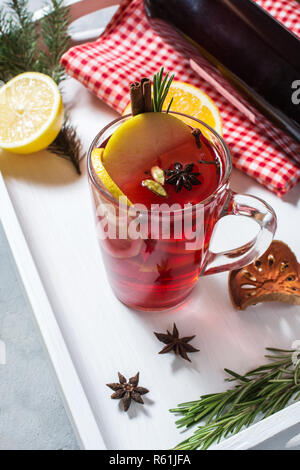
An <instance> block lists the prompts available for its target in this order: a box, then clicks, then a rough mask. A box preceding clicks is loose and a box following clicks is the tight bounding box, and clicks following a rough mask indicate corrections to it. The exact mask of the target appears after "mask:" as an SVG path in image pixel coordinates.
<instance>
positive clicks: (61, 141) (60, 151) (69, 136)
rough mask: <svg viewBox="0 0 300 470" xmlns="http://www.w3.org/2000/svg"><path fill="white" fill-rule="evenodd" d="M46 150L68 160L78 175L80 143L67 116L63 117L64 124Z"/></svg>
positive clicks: (79, 171) (79, 172)
mask: <svg viewBox="0 0 300 470" xmlns="http://www.w3.org/2000/svg"><path fill="white" fill-rule="evenodd" d="M48 150H49V151H50V152H52V153H54V154H56V155H59V156H60V157H63V158H66V159H67V160H70V161H71V162H72V163H73V165H74V167H75V169H76V171H77V173H78V174H79V175H80V174H81V170H80V164H79V163H80V156H81V143H80V140H79V138H78V136H77V134H76V129H75V128H74V127H73V126H72V124H71V122H70V119H69V116H68V115H66V116H65V120H64V124H63V126H62V128H61V130H60V132H59V134H58V136H57V137H56V139H55V140H54V142H52V144H51V145H50V146H49V147H48Z"/></svg>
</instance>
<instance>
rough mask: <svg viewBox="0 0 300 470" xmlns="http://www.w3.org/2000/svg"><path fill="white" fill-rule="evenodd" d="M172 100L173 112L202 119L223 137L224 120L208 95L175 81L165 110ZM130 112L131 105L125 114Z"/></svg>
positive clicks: (192, 124) (167, 98)
mask: <svg viewBox="0 0 300 470" xmlns="http://www.w3.org/2000/svg"><path fill="white" fill-rule="evenodd" d="M172 98H173V102H172V106H171V111H177V112H180V113H184V114H187V115H189V116H192V117H193V118H196V119H200V121H203V122H205V124H208V125H209V126H210V127H212V128H213V129H214V130H215V131H217V132H218V133H219V134H220V135H222V120H221V115H220V112H219V109H218V107H217V105H216V104H215V103H214V101H213V100H212V99H211V98H210V97H209V96H208V95H207V94H206V93H204V92H203V91H201V90H200V89H199V88H196V87H195V86H193V85H190V84H189V83H184V82H179V81H173V82H172V85H171V87H170V89H169V92H168V95H167V97H166V100H165V104H164V108H167V106H168V104H169V102H170V100H171V99H172ZM130 112H131V106H130V103H129V105H128V106H127V107H126V109H125V110H124V113H123V114H128V113H130ZM178 117H180V116H178ZM181 119H182V120H183V121H185V122H186V123H187V124H188V125H190V126H192V127H195V122H194V121H191V120H190V119H187V118H184V117H182V118H181Z"/></svg>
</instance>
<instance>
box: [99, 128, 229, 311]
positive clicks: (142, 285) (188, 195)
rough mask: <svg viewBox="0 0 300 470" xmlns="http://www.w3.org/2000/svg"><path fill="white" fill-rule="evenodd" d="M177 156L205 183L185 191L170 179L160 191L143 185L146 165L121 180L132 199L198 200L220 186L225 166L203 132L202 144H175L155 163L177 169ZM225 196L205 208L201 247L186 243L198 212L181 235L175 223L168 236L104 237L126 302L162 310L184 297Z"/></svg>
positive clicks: (114, 282) (114, 281) (113, 278)
mask: <svg viewBox="0 0 300 470" xmlns="http://www.w3.org/2000/svg"><path fill="white" fill-rule="evenodd" d="M199 160H205V161H208V162H213V161H215V160H217V163H218V164H217V165H215V164H205V163H199ZM176 162H180V163H181V164H182V165H183V167H184V166H185V165H187V164H190V163H193V164H194V167H193V172H197V173H198V172H199V173H200V175H199V176H198V179H199V180H200V181H201V184H199V185H195V186H193V187H192V190H190V191H188V190H187V189H185V188H184V187H183V188H182V189H181V191H180V192H176V191H175V186H173V185H171V184H165V185H164V188H165V189H166V191H167V193H168V196H167V197H161V196H157V195H155V194H154V193H153V192H152V191H150V190H149V189H148V188H146V187H143V186H142V181H143V180H144V179H146V178H149V179H152V176H151V173H150V170H151V167H150V168H145V169H143V171H141V172H140V173H139V174H135V175H131V176H130V179H128V181H127V182H125V183H124V184H122V186H121V189H122V191H123V192H124V193H125V194H126V195H127V196H128V197H129V199H130V200H131V201H132V202H133V203H142V204H144V205H146V206H147V207H148V208H149V209H150V206H151V204H162V203H167V204H170V205H171V204H174V203H179V204H181V206H184V204H187V203H192V204H197V203H200V202H201V201H203V200H205V199H206V198H207V197H208V196H209V195H211V194H212V193H214V192H215V190H216V189H217V187H218V184H219V182H220V174H222V166H221V162H220V160H219V159H218V154H217V152H216V150H215V148H214V147H212V145H211V144H210V143H209V141H207V140H206V139H205V138H204V137H203V136H202V137H201V148H200V149H199V148H198V147H197V145H196V143H195V144H194V145H190V144H188V145H185V146H183V147H181V148H180V147H179V148H177V149H173V150H172V151H171V152H168V153H167V154H165V155H161V156H160V157H159V159H157V160H155V161H153V164H152V166H155V165H158V166H159V167H160V168H163V169H165V170H168V169H173V167H174V163H176ZM116 182H117V181H116ZM93 191H94V197H95V200H96V203H99V196H98V195H97V191H96V190H95V189H94V188H93ZM222 197H224V196H222V195H221V196H219V197H216V198H215V200H214V201H213V202H211V203H210V204H208V205H206V206H205V208H204V216H203V227H201V230H203V239H202V245H201V247H200V248H196V249H192V250H187V246H186V242H187V241H189V240H187V238H188V237H189V232H191V230H195V220H196V215H195V214H194V215H193V217H192V219H191V223H190V225H189V227H188V230H187V231H185V233H184V234H183V235H182V237H181V238H180V239H175V238H174V236H173V232H172V227H171V235H170V237H169V238H168V239H163V236H159V237H158V239H153V238H151V237H150V235H149V237H148V238H147V239H138V240H133V239H131V238H130V237H129V236H128V237H127V239H125V240H124V239H111V238H106V239H105V240H101V241H100V246H101V249H102V253H103V258H104V262H105V266H106V269H107V273H108V276H109V279H110V283H111V286H112V288H113V290H114V292H115V294H116V296H117V297H118V298H119V299H120V300H121V301H122V302H124V303H125V304H127V305H129V306H131V307H134V308H138V309H144V310H163V309H167V308H170V307H174V306H175V305H177V304H179V303H181V302H182V301H183V300H184V299H185V298H186V296H187V295H188V294H189V292H190V291H191V290H192V288H193V286H194V284H195V283H196V281H197V279H198V277H199V274H200V267H201V266H202V265H203V258H204V256H205V253H206V251H207V247H208V244H209V241H210V238H211V234H212V231H213V228H214V225H215V223H216V221H217V219H218V218H219V214H220V212H221V210H222V207H223V201H222V200H221V199H222ZM97 198H98V199H97ZM150 220H151V219H150ZM171 220H172V219H171ZM171 225H172V222H171ZM148 227H149V219H148ZM149 230H150V227H149Z"/></svg>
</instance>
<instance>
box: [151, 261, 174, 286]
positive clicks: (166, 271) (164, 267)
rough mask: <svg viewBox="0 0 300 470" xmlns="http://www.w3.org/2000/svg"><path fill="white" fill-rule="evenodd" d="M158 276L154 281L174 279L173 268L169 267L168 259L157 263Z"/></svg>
mask: <svg viewBox="0 0 300 470" xmlns="http://www.w3.org/2000/svg"><path fill="white" fill-rule="evenodd" d="M156 269H157V272H158V276H157V278H156V279H155V281H154V282H166V281H169V280H170V279H172V269H171V268H169V263H168V260H165V261H162V263H161V264H157V265H156Z"/></svg>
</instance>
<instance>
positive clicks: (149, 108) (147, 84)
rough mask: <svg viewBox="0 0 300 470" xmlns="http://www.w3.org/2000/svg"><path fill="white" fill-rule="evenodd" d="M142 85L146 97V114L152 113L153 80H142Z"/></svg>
mask: <svg viewBox="0 0 300 470" xmlns="http://www.w3.org/2000/svg"><path fill="white" fill-rule="evenodd" d="M141 85H142V89H143V97H144V113H151V111H152V98H151V80H150V79H149V78H146V77H145V78H142V80H141Z"/></svg>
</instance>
